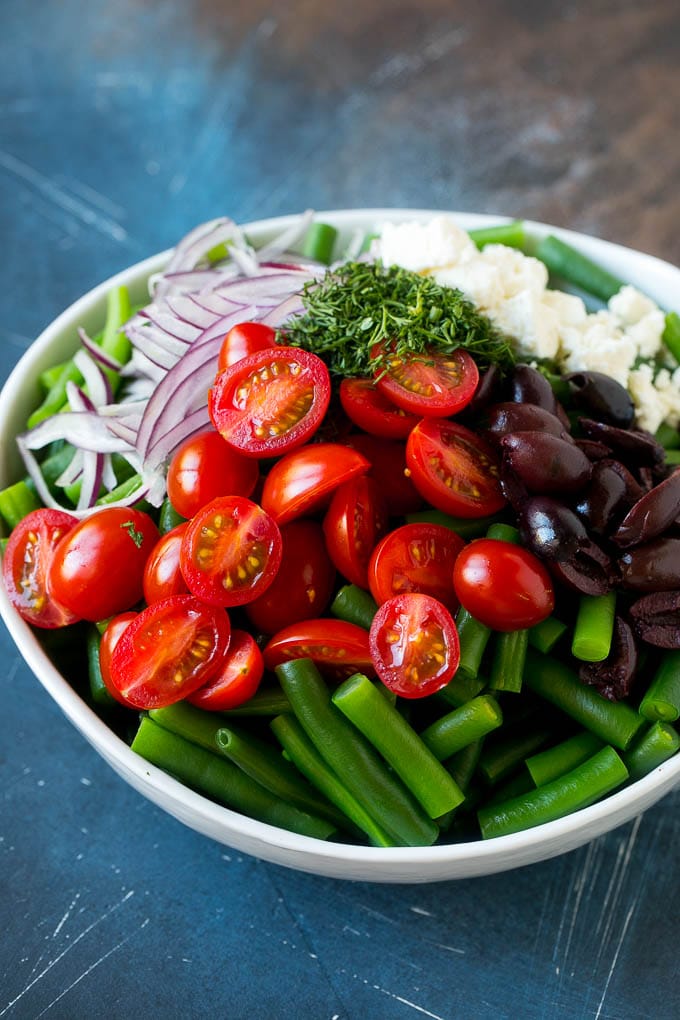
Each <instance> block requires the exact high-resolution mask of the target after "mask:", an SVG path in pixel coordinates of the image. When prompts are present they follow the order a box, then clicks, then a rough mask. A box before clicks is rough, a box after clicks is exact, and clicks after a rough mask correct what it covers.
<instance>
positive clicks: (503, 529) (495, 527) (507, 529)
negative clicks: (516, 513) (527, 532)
mask: <svg viewBox="0 0 680 1020" xmlns="http://www.w3.org/2000/svg"><path fill="white" fill-rule="evenodd" d="M486 537H487V538H494V539H495V540H496V541H497V542H511V543H512V545H519V531H518V530H517V528H515V527H513V525H512V524H503V522H502V521H497V522H496V523H495V524H492V525H490V527H488V528H487V530H486Z"/></svg>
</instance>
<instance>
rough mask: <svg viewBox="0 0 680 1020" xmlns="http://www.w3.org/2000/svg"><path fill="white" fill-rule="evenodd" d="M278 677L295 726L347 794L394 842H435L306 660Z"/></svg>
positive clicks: (432, 829)
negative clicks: (335, 775)
mask: <svg viewBox="0 0 680 1020" xmlns="http://www.w3.org/2000/svg"><path fill="white" fill-rule="evenodd" d="M276 674H277V676H278V678H279V681H280V683H281V686H282V687H283V690H284V691H285V693H286V694H287V695H288V700H289V701H290V703H291V707H292V709H293V712H294V713H295V716H296V717H297V719H298V722H299V723H300V724H301V726H302V728H303V729H304V730H305V732H306V734H307V736H308V737H309V738H310V740H311V741H312V743H313V744H314V746H315V747H316V749H317V751H318V752H319V753H320V755H321V757H322V758H324V759H325V761H326V763H327V764H328V765H329V766H330V767H331V768H332V769H333V771H334V772H335V773H336V774H337V776H338V778H339V779H340V780H341V782H342V783H343V785H345V786H346V787H347V788H348V789H349V791H350V793H352V794H353V795H354V797H355V798H356V799H357V800H358V801H359V803H360V804H361V805H362V806H363V807H364V808H365V810H366V811H368V812H369V814H371V815H372V816H373V818H374V819H375V820H376V822H377V823H378V825H379V826H380V827H381V828H382V829H384V830H385V831H386V832H387V833H388V834H389V835H391V836H392V837H393V838H394V839H395V840H397V841H398V842H399V843H401V844H403V845H405V846H421V845H430V844H431V843H434V841H435V840H436V838H437V834H438V829H437V826H436V825H435V824H434V822H433V821H432V820H431V819H430V818H428V817H427V815H426V814H425V813H424V811H423V810H422V808H421V807H420V806H419V805H418V804H417V803H416V801H415V800H414V799H413V797H412V795H411V794H410V793H409V791H408V790H407V789H406V788H405V786H404V785H403V784H402V782H401V780H399V779H398V778H397V777H396V776H395V775H394V774H393V773H392V772H391V771H390V770H389V768H388V767H387V765H386V764H385V763H384V762H383V761H382V760H381V759H380V758H379V756H378V755H377V754H376V752H375V751H374V750H373V748H372V747H371V745H370V744H369V743H368V741H367V740H366V739H365V737H363V736H362V735H361V734H360V733H359V732H358V730H356V729H355V728H354V726H352V724H351V723H349V722H347V720H346V719H345V718H344V716H343V715H342V713H341V712H340V711H339V710H338V709H337V708H336V707H335V706H334V705H333V704H332V703H331V699H330V693H329V691H328V688H327V686H326V684H325V682H324V680H323V678H322V676H321V674H320V673H319V671H318V669H317V668H316V666H315V665H314V663H313V662H312V661H311V660H310V659H294V660H291V661H290V662H284V663H282V664H281V665H280V666H277V667H276Z"/></svg>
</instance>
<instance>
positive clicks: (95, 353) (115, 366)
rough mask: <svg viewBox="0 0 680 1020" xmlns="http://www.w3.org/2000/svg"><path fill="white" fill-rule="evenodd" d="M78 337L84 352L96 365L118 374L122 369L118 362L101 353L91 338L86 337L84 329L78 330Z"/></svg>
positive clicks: (104, 352) (100, 349)
mask: <svg viewBox="0 0 680 1020" xmlns="http://www.w3.org/2000/svg"><path fill="white" fill-rule="evenodd" d="M78 336H79V337H80V342H81V344H82V345H83V347H84V348H85V350H86V351H87V352H88V354H90V355H91V357H92V359H93V360H94V361H96V362H97V364H98V365H102V366H103V367H104V368H110V369H111V371H112V372H120V370H121V368H122V367H123V366H122V365H121V363H120V361H118V360H117V359H116V358H114V357H112V356H111V355H110V354H107V353H106V351H103V350H102V348H101V347H100V346H99V344H97V343H95V342H94V340H93V339H92V337H90V336H88V335H87V333H86V332H85V330H84V329H82V328H80V329H79V330H78Z"/></svg>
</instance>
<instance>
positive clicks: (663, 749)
mask: <svg viewBox="0 0 680 1020" xmlns="http://www.w3.org/2000/svg"><path fill="white" fill-rule="evenodd" d="M679 749H680V734H678V732H677V730H675V729H673V727H672V726H669V725H668V723H666V722H655V723H652V725H651V726H650V727H649V729H648V730H647V731H646V732H645V733H643V734H642V737H641V738H640V740H639V741H637V743H636V744H634V745H633V747H631V749H630V751H627V752H626V753H625V754H624V755H623V760H624V761H625V763H626V768H627V769H628V772H629V773H630V779H631V782H633V781H635V780H636V779H642V777H643V776H646V775H647V773H648V772H653V770H654V769H655V768H658V767H659V765H663V763H664V762H665V761H667V760H668V759H669V758H672V757H673V755H674V754H677V752H678V750H679Z"/></svg>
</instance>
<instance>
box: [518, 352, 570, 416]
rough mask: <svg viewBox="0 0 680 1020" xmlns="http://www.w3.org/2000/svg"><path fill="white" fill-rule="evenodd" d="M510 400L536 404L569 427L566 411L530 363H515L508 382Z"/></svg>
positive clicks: (545, 380)
mask: <svg viewBox="0 0 680 1020" xmlns="http://www.w3.org/2000/svg"><path fill="white" fill-rule="evenodd" d="M510 395H511V398H512V400H514V401H515V402H516V403H519V404H536V405H537V406H538V407H542V408H544V410H546V411H550V413H551V414H554V415H556V416H557V417H558V418H559V419H560V421H561V422H562V423H563V425H564V427H565V428H566V429H568V428H569V418H568V417H567V413H566V411H565V410H564V408H563V407H562V405H561V404H560V402H559V401H558V399H557V397H556V396H555V393H554V390H553V388H552V386H551V385H550V383H549V382H548V380H547V379H546V377H545V376H544V375H541V373H540V372H539V371H538V370H537V369H535V368H532V367H531V365H515V369H514V371H513V373H512V379H511V383H510Z"/></svg>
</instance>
